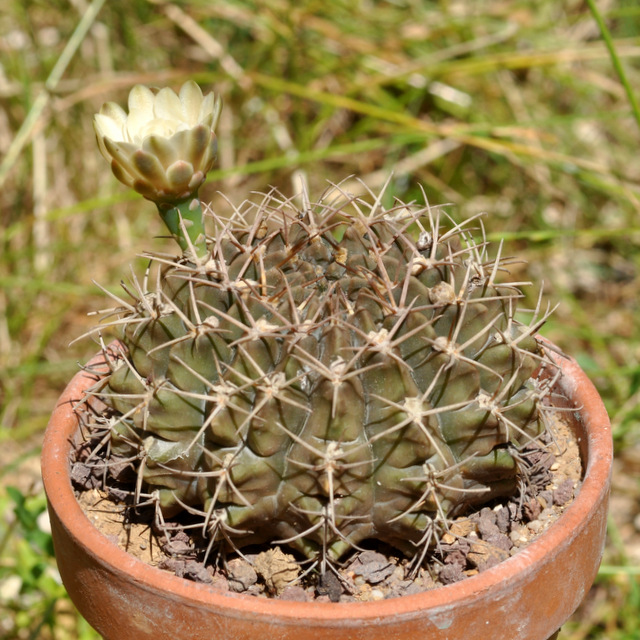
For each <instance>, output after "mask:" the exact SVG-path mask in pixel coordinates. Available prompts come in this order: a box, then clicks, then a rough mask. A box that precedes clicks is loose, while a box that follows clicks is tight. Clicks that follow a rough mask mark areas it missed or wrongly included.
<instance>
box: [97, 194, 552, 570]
mask: <svg viewBox="0 0 640 640" xmlns="http://www.w3.org/2000/svg"><path fill="white" fill-rule="evenodd" d="M210 217H211V219H212V220H213V221H214V223H215V226H216V229H215V233H214V235H213V236H212V237H211V238H209V245H208V246H209V252H208V255H207V256H206V257H205V258H204V259H202V260H201V261H199V262H197V263H194V262H193V261H190V260H189V259H187V258H186V257H183V258H178V259H174V258H172V257H168V256H155V257H154V258H153V262H155V263H157V264H158V268H157V278H156V282H155V286H150V283H149V282H148V278H146V279H145V282H143V283H138V282H135V283H134V286H133V287H129V288H128V289H127V290H128V292H129V294H130V295H131V298H132V300H131V301H129V302H127V303H124V304H123V306H122V307H121V308H119V309H117V310H116V311H117V312H118V315H119V319H118V320H117V321H116V323H117V324H119V325H121V326H122V327H123V328H122V331H121V335H120V338H121V340H122V342H123V343H124V345H125V347H126V357H125V358H122V359H121V360H119V361H118V362H117V363H115V364H114V366H113V370H112V372H111V374H110V375H109V376H108V377H107V378H106V379H104V380H103V381H102V382H101V386H100V391H99V396H100V397H101V398H102V400H103V401H104V402H106V404H107V405H108V406H109V407H110V408H111V411H112V413H113V417H112V418H111V429H110V433H111V442H110V448H111V451H112V453H114V454H117V455H118V456H124V457H129V458H136V463H135V464H136V465H137V466H136V472H137V474H138V478H139V483H140V484H141V486H142V487H143V488H144V491H145V492H146V495H150V494H151V495H153V496H155V497H156V498H157V500H158V504H159V505H160V506H161V509H162V511H163V512H164V513H165V514H170V513H174V512H176V511H179V510H181V509H187V510H190V511H191V512H192V513H195V514H200V515H201V518H202V525H203V527H204V529H205V531H206V532H207V534H208V536H209V538H210V539H212V540H213V541H214V542H217V541H219V542H221V543H223V544H229V545H232V546H235V547H238V548H239V547H242V546H243V545H246V544H251V543H265V542H266V543H272V542H273V543H278V542H280V543H284V544H287V545H289V546H291V547H292V548H295V549H297V550H299V551H300V552H302V553H303V554H304V555H306V556H307V557H310V558H317V557H326V558H328V559H339V558H340V557H341V556H343V555H344V554H345V553H346V552H347V551H348V550H349V549H351V548H353V547H355V546H357V545H359V543H361V542H362V541H364V540H367V539H377V540H381V541H384V542H386V543H389V544H390V545H393V546H394V547H396V548H398V549H400V550H402V551H403V552H405V553H407V554H409V555H415V554H416V553H417V550H418V549H421V548H424V547H428V546H429V544H431V543H432V542H433V540H434V539H435V538H434V537H435V536H436V535H437V531H438V530H440V531H442V530H443V529H446V527H447V521H448V519H449V518H452V517H453V516H456V515H460V514H464V513H465V512H466V511H468V509H469V508H470V507H472V506H474V505H477V504H483V503H487V502H489V501H491V500H493V499H495V498H497V497H500V496H505V495H512V494H514V493H515V492H516V491H517V485H518V478H519V467H518V456H517V449H518V448H519V447H521V446H524V445H525V444H527V443H529V442H530V441H531V440H533V439H535V438H537V437H538V436H539V435H540V434H541V433H542V431H543V430H544V424H545V422H544V411H543V408H542V406H541V405H542V403H541V400H542V398H543V397H544V395H545V393H546V388H545V385H544V384H543V383H542V382H540V381H539V380H538V379H537V378H535V377H532V376H533V374H534V372H535V371H536V370H537V369H538V368H539V367H540V366H541V365H542V366H543V367H545V366H551V363H550V362H549V361H548V360H547V358H546V357H545V355H544V352H543V350H542V348H541V347H540V345H539V344H538V342H537V341H536V338H535V331H536V329H537V325H535V323H534V322H532V323H531V324H530V325H524V324H521V323H520V322H518V321H517V320H516V319H515V317H514V314H515V310H516V303H517V300H518V298H519V297H521V293H520V291H519V289H518V288H517V286H515V285H512V284H507V285H500V284H498V283H497V276H498V274H499V272H501V271H504V270H505V265H506V264H507V263H508V261H505V260H501V259H500V258H497V259H495V260H489V259H488V257H487V252H486V246H485V244H486V243H479V244H476V243H474V241H473V240H472V238H471V235H470V234H469V233H468V232H467V231H465V230H464V228H462V227H460V226H454V227H453V229H452V230H451V231H448V232H444V231H442V229H441V228H440V215H439V213H438V212H437V211H434V210H430V209H429V208H428V207H414V206H409V205H399V206H397V207H394V208H393V209H391V210H384V209H383V208H382V207H381V206H380V204H379V202H378V201H377V202H376V203H375V204H373V205H366V204H365V202H364V201H362V200H360V199H352V200H350V201H349V202H348V203H347V205H345V206H344V207H342V208H340V209H339V210H337V209H335V208H332V207H331V206H330V205H328V204H326V203H323V202H322V201H321V202H320V203H318V204H316V205H313V206H310V207H306V208H305V209H304V210H298V209H297V208H296V207H294V206H293V204H292V203H291V202H290V201H286V200H284V199H281V198H280V197H279V196H277V195H276V194H271V195H270V196H268V197H266V198H265V199H264V200H263V202H262V203H260V204H259V205H258V204H250V203H249V204H247V205H245V206H244V207H243V208H242V209H241V210H237V211H235V212H234V213H233V215H231V217H230V218H229V219H228V220H227V219H225V220H222V219H218V218H217V217H216V216H213V215H210Z"/></svg>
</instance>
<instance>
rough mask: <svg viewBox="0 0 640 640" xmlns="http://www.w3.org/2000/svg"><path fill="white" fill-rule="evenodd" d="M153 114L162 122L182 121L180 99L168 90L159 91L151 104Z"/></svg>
mask: <svg viewBox="0 0 640 640" xmlns="http://www.w3.org/2000/svg"><path fill="white" fill-rule="evenodd" d="M153 113H154V115H155V117H156V118H159V119H162V120H170V121H179V120H182V104H181V103H180V98H178V96H177V95H176V94H175V93H174V92H173V91H172V90H171V89H169V88H167V87H165V88H164V89H160V91H159V92H158V95H157V96H156V100H155V102H154V104H153Z"/></svg>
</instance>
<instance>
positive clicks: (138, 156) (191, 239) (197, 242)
mask: <svg viewBox="0 0 640 640" xmlns="http://www.w3.org/2000/svg"><path fill="white" fill-rule="evenodd" d="M220 108H221V103H220V99H219V98H216V97H215V96H214V94H213V93H209V94H207V95H206V96H203V95H202V91H201V90H200V87H199V86H198V85H197V84H196V83H195V82H193V81H192V80H190V81H188V82H186V83H185V84H183V85H182V88H181V89H180V92H179V93H178V94H176V93H175V92H173V91H172V90H171V89H169V88H164V89H161V90H160V91H158V92H157V93H154V92H153V91H151V89H149V88H148V87H145V86H142V85H136V86H135V87H133V89H132V90H131V92H130V93H129V113H128V114H127V113H126V112H125V111H124V109H122V107H120V106H119V105H117V104H115V103H114V102H107V103H106V104H105V105H103V107H102V108H101V109H100V113H97V114H96V115H95V117H94V121H93V124H94V129H95V132H96V137H97V139H98V146H99V148H100V151H101V152H102V155H103V156H104V157H105V158H106V160H107V161H108V162H109V163H110V164H111V169H112V170H113V173H114V175H115V176H116V178H118V180H120V182H122V183H124V184H125V185H127V186H128V187H132V188H133V189H135V190H136V191H137V192H138V193H140V194H142V195H143V196H144V197H145V198H147V199H148V200H151V201H152V202H155V203H156V205H157V206H158V210H159V212H160V215H161V216H162V219H163V220H164V222H165V224H166V225H167V227H168V228H169V230H170V231H171V234H172V235H173V237H174V238H175V239H176V240H177V241H178V243H179V244H180V246H181V247H182V249H183V250H185V251H186V250H191V251H192V252H195V253H197V254H202V253H204V251H205V233H204V222H203V216H202V207H201V205H200V201H199V200H198V197H197V193H198V189H199V188H200V186H201V185H202V183H203V182H204V180H205V177H206V174H207V172H208V171H209V170H210V169H211V167H212V165H213V161H214V160H215V157H216V135H215V132H214V130H215V127H216V124H217V122H218V116H219V115H220Z"/></svg>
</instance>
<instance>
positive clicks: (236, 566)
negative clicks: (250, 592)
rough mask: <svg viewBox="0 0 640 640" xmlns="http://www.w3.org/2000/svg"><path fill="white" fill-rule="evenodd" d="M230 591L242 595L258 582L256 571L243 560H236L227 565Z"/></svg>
mask: <svg viewBox="0 0 640 640" xmlns="http://www.w3.org/2000/svg"><path fill="white" fill-rule="evenodd" d="M227 572H228V574H227V579H228V581H229V590H230V591H235V592H236V593H242V592H244V591H246V590H247V589H248V588H249V587H251V586H252V585H254V584H255V583H256V582H258V574H257V573H256V571H255V569H254V568H253V567H252V566H251V565H250V564H249V563H248V562H247V561H246V560H243V559H242V558H234V559H233V560H230V561H229V562H228V563H227Z"/></svg>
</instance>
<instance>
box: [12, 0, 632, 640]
mask: <svg viewBox="0 0 640 640" xmlns="http://www.w3.org/2000/svg"><path fill="white" fill-rule="evenodd" d="M596 4H597V7H598V13H599V16H600V17H601V18H602V24H600V25H599V24H598V21H597V19H596V18H597V16H596V15H595V14H594V12H593V9H594V7H595V5H596ZM602 26H604V27H605V32H606V33H608V34H609V35H610V42H609V44H610V45H611V46H612V47H613V51H614V52H615V54H616V55H615V56H614V57H613V58H612V55H611V54H612V50H611V47H609V48H608V47H607V44H606V42H605V39H603V32H602V29H601V27H602ZM639 61H640V6H639V5H638V3H637V0H617V1H615V0H599V1H598V2H597V3H596V2H585V1H583V0H563V1H562V2H558V1H557V0H473V1H471V0H440V1H439V2H437V1H428V0H387V1H374V0H296V1H295V2H294V1H293V0H264V1H262V2H254V1H250V0H225V1H224V2H218V1H212V0H193V1H191V2H186V1H176V2H162V1H153V0H108V1H105V0H93V2H90V1H89V0H6V1H5V2H2V7H1V8H0V639H3V640H9V639H14V638H15V639H22V638H32V639H40V638H42V639H44V640H48V639H56V640H67V639H78V638H80V639H82V640H90V639H95V638H97V636H96V634H95V633H94V632H93V631H92V630H91V629H89V628H88V626H87V625H86V623H84V622H83V621H82V620H81V619H80V618H79V617H78V616H77V614H76V613H75V611H74V609H73V606H72V605H71V603H70V602H69V600H68V599H67V598H66V595H65V591H64V588H63V587H62V586H61V585H60V583H59V576H58V574H57V570H56V568H55V561H54V559H53V556H52V548H51V540H50V536H49V533H48V529H47V519H46V516H45V515H44V510H45V500H44V496H43V493H42V487H41V483H40V481H39V464H38V455H39V448H40V443H41V439H42V433H43V430H44V428H45V425H46V423H47V419H48V414H49V413H50V411H51V409H52V407H53V406H54V403H55V399H56V397H57V396H58V395H59V393H60V392H61V391H62V389H63V388H64V386H65V383H66V381H67V380H69V378H70V377H71V376H72V375H73V374H74V373H75V372H76V371H77V368H78V364H77V363H78V362H81V361H84V360H86V359H88V357H89V356H90V355H91V354H92V353H93V352H94V351H95V345H94V344H93V342H92V341H91V340H90V339H86V340H82V341H80V342H77V343H74V344H73V345H71V346H69V343H70V342H71V341H72V340H73V339H74V338H75V337H77V336H78V335H80V334H81V333H83V332H84V331H86V330H87V328H89V327H90V326H93V324H94V319H93V318H88V317H87V312H89V311H91V310H95V309H100V308H102V307H104V306H108V303H107V302H106V301H105V296H104V294H103V293H101V292H100V290H99V289H98V288H97V287H96V286H95V285H94V284H93V281H94V280H95V281H97V282H100V283H101V284H102V285H104V286H105V287H107V288H109V289H113V290H114V291H115V290H117V288H118V283H119V281H120V280H121V279H123V278H126V277H127V274H128V272H129V264H133V266H134V268H135V269H138V270H139V269H141V268H142V261H141V260H140V259H139V258H136V257H135V256H136V255H138V254H139V253H141V252H142V251H143V250H146V249H155V250H161V249H162V247H163V244H164V242H165V240H162V239H158V238H156V237H155V236H158V235H161V234H162V233H163V230H162V228H161V227H160V222H159V219H157V216H156V215H155V213H154V207H153V206H152V205H151V204H149V203H147V202H145V201H143V200H142V199H140V198H139V197H138V196H135V195H134V194H132V193H130V192H127V191H126V190H125V189H124V188H123V187H122V186H121V185H120V184H119V183H117V182H116V180H115V178H113V177H112V176H111V174H110V172H109V171H108V169H107V167H106V165H105V163H104V160H103V159H102V157H100V156H99V153H98V150H97V147H96V144H95V139H94V134H93V130H92V115H93V113H94V112H95V111H97V110H98V109H99V107H100V105H101V104H102V103H103V102H105V101H107V100H113V101H117V102H119V103H120V104H124V103H125V101H126V95H127V93H128V91H129V89H130V88H131V86H132V85H134V84H136V83H145V84H148V85H152V86H164V85H169V86H172V87H174V88H177V87H179V86H180V84H182V82H184V81H185V80H186V79H188V78H193V79H195V80H196V81H198V82H199V83H200V84H201V86H202V87H203V88H204V89H205V90H208V89H209V88H213V89H215V91H217V92H218V93H220V94H221V95H222V98H223V101H224V104H225V109H224V113H223V116H222V119H221V122H220V125H219V162H218V165H217V168H216V169H215V170H214V171H213V172H212V174H211V175H210V179H209V181H208V183H207V185H208V186H207V187H206V189H204V191H206V193H202V195H203V196H204V198H205V199H208V200H211V202H212V203H213V206H214V207H216V208H217V209H218V210H223V208H224V206H225V205H224V199H223V198H222V197H221V195H220V194H219V193H218V191H221V192H224V193H225V194H226V195H227V196H228V197H229V198H230V199H231V200H232V201H233V202H235V203H240V202H241V201H242V200H243V199H245V198H247V197H251V194H252V192H254V191H262V190H265V189H267V188H268V187H269V186H270V185H274V186H277V187H278V188H280V189H281V190H282V191H283V192H284V193H285V194H292V193H293V192H294V186H293V184H294V182H295V180H294V178H295V177H296V176H298V175H300V173H299V172H300V171H302V172H304V174H305V175H306V177H307V180H308V182H309V184H310V188H311V192H312V195H313V194H315V195H316V197H317V196H319V195H320V193H321V192H322V191H323V190H324V189H325V187H326V185H327V181H334V182H336V181H340V180H342V179H345V178H347V177H348V176H351V175H357V176H360V177H361V178H362V179H363V180H364V182H366V183H367V184H368V185H369V186H370V187H371V188H373V189H378V188H380V187H381V186H382V185H383V183H384V182H385V180H386V179H387V177H388V176H389V175H390V174H393V176H392V179H391V185H390V188H389V193H390V195H391V196H394V197H400V198H403V199H405V200H411V199H413V198H418V199H420V198H422V196H421V194H420V189H419V187H420V185H422V187H423V188H424V190H425V192H426V194H427V197H428V199H429V202H430V203H432V204H442V203H450V206H449V207H448V211H449V213H450V214H451V215H452V216H453V217H454V218H455V219H458V220H461V219H464V218H467V217H469V216H471V215H474V214H476V213H478V212H487V216H486V217H485V220H484V224H485V226H486V229H487V232H488V235H489V237H490V238H491V239H492V240H500V239H504V240H505V243H506V251H505V253H507V254H510V255H514V254H515V255H518V256H520V257H522V258H524V259H526V261H527V264H526V265H523V266H521V267H518V271H519V272H518V273H517V274H516V275H517V277H518V278H519V279H531V280H532V281H534V282H537V283H544V297H545V299H546V300H548V301H550V302H551V303H553V304H555V303H556V302H557V303H559V307H558V310H557V311H556V313H555V314H554V316H553V318H552V319H551V320H550V321H549V322H548V324H547V326H546V328H545V330H544V333H545V335H547V336H548V337H550V338H551V339H552V340H554V341H555V342H556V343H557V344H558V345H560V346H561V347H562V348H563V349H564V350H566V351H567V352H568V353H571V354H572V355H574V356H575V357H576V358H577V359H578V360H579V361H580V363H581V365H582V366H583V367H584V368H585V369H586V371H587V372H588V374H589V375H590V376H591V378H592V379H593V380H594V382H595V383H596V385H597V386H598V388H599V390H600V392H601V393H602V396H603V398H604V400H605V403H606V404H607V407H608V409H609V412H610V415H611V419H612V422H613V429H614V437H615V445H616V456H617V460H616V467H615V475H614V489H613V491H614V493H613V498H612V508H611V516H610V522H609V536H608V542H607V547H606V550H605V558H604V562H603V567H602V569H601V571H600V574H599V576H598V579H597V582H596V584H595V586H594V587H593V589H592V590H591V592H590V593H589V594H588V596H587V598H586V601H585V603H584V604H583V606H582V607H581V608H580V610H579V611H578V612H577V613H576V614H575V616H574V617H573V618H572V620H571V621H570V622H569V623H567V625H566V626H565V627H564V629H563V631H562V633H561V635H560V638H561V639H562V640H579V639H580V640H583V639H590V640H596V639H606V640H623V639H624V640H631V639H635V640H637V639H638V637H640V636H639V635H638V634H639V633H640V632H639V631H638V629H640V586H639V582H640V581H639V576H640V516H638V513H639V512H640V483H639V478H640V424H639V421H640V366H639V365H638V362H639V361H640V314H639V304H640V303H639V299H640V283H639V279H638V273H639V270H640V251H639V250H638V249H639V246H640V162H639V161H638V143H639V141H640V128H639V125H638V121H637V120H636V119H635V118H634V107H635V105H634V102H633V100H632V99H631V97H630V94H632V93H633V88H634V87H639V86H640V62H639ZM616 62H617V64H616ZM620 72H623V76H622V79H621V75H620ZM625 80H626V86H625ZM636 115H637V112H636ZM350 187H351V188H353V189H356V188H357V185H356V184H355V183H352V184H350ZM536 294H537V287H534V288H533V291H532V293H531V295H532V302H533V301H534V300H535V296H536Z"/></svg>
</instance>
